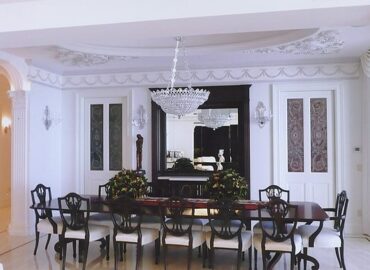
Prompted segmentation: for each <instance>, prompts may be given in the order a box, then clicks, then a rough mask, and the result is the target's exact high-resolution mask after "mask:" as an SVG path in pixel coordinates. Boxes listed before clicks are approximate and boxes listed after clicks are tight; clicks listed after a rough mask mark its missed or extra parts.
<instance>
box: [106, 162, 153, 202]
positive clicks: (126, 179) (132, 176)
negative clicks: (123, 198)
mask: <svg viewBox="0 0 370 270" xmlns="http://www.w3.org/2000/svg"><path fill="white" fill-rule="evenodd" d="M109 183H110V188H111V196H112V198H116V197H118V196H120V195H122V194H128V195H129V196H131V197H133V198H139V197H142V196H144V195H146V193H147V186H148V184H147V179H146V178H145V176H144V175H141V174H139V173H138V172H137V171H135V170H128V169H122V171H120V172H119V173H117V174H116V175H115V176H113V177H112V178H111V179H109Z"/></svg>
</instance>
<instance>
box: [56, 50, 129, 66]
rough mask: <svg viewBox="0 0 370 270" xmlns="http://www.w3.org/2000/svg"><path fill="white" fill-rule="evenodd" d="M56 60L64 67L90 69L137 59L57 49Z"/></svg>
mask: <svg viewBox="0 0 370 270" xmlns="http://www.w3.org/2000/svg"><path fill="white" fill-rule="evenodd" d="M54 58H55V59H57V60H59V62H61V63H62V64H64V65H69V66H78V67H90V66H96V65H102V64H106V63H108V62H111V61H127V60H129V59H132V58H136V57H129V56H116V55H103V54H91V53H84V52H79V51H72V50H69V49H65V48H61V47H56V48H55V56H54Z"/></svg>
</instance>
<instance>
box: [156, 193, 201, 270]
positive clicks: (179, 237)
mask: <svg viewBox="0 0 370 270" xmlns="http://www.w3.org/2000/svg"><path fill="white" fill-rule="evenodd" d="M160 213H161V218H162V227H163V234H162V246H163V257H164V269H167V249H168V246H169V245H175V246H185V247H188V269H191V259H192V250H193V248H196V247H199V246H202V245H203V244H204V242H205V237H204V232H203V230H193V218H194V204H193V203H191V202H189V201H186V200H184V199H183V198H181V197H171V198H169V199H167V200H165V201H162V202H161V203H160ZM203 247H204V250H205V246H204V245H203ZM203 263H204V260H203Z"/></svg>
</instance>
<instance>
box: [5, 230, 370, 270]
mask: <svg viewBox="0 0 370 270" xmlns="http://www.w3.org/2000/svg"><path fill="white" fill-rule="evenodd" d="M56 240H57V237H55V236H53V237H52V241H51V244H50V246H49V248H48V250H45V249H44V246H45V242H46V237H42V238H41V239H40V245H39V250H38V253H37V255H36V256H33V248H34V244H35V242H34V239H30V238H27V237H26V238H19V237H17V238H14V237H9V236H8V234H7V233H0V262H1V263H3V265H4V269H5V270H10V269H30V270H32V269H43V270H44V269H60V260H59V257H58V256H57V254H56V253H55V252H54V249H53V245H54V243H55V242H56ZM345 241H346V251H345V256H346V263H347V269H349V270H357V269H358V270H362V269H370V242H369V241H367V240H366V239H364V238H346V240H345ZM134 247H135V246H130V245H129V246H128V251H127V254H126V255H125V261H124V262H120V264H119V268H120V269H134V266H135V262H136V260H135V256H136V250H135V248H134ZM310 254H312V255H313V256H315V257H316V258H317V259H318V260H319V262H320V269H325V270H331V269H339V266H338V263H337V261H336V257H335V252H334V250H327V249H321V250H314V251H310ZM104 256H105V251H104V250H103V251H101V250H100V248H99V243H91V245H90V248H89V254H88V265H87V269H113V264H114V262H113V253H111V256H112V257H111V258H112V259H111V260H110V261H106V260H105V258H104ZM235 256H236V253H235V252H232V251H224V250H219V251H216V261H215V265H216V267H215V269H236V267H235V265H236V257H235ZM66 266H67V267H66V268H67V269H81V264H79V263H78V262H77V261H76V260H75V259H73V257H72V246H70V247H69V249H68V254H67V264H66ZM261 268H262V267H261V262H260V260H259V269H261ZM141 269H153V270H155V269H164V267H163V260H162V258H161V263H160V264H159V265H155V264H154V245H153V244H150V245H148V246H145V248H144V256H143V260H142V267H141ZM168 269H176V270H181V269H186V249H185V248H176V247H174V248H170V250H169V263H168ZM192 269H199V270H200V269H203V268H202V260H201V258H198V257H197V250H194V252H193V264H192ZM242 269H248V261H247V260H246V261H245V262H243V265H242ZM274 269H289V257H288V256H286V257H283V258H282V259H281V260H280V262H279V264H278V265H277V266H276V267H275V268H274Z"/></svg>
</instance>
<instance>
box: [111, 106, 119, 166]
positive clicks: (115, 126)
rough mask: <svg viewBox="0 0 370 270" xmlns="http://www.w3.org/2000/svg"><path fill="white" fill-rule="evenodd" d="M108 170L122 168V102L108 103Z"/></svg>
mask: <svg viewBox="0 0 370 270" xmlns="http://www.w3.org/2000/svg"><path fill="white" fill-rule="evenodd" d="M109 170H110V171H119V170H122V104H109Z"/></svg>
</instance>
